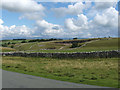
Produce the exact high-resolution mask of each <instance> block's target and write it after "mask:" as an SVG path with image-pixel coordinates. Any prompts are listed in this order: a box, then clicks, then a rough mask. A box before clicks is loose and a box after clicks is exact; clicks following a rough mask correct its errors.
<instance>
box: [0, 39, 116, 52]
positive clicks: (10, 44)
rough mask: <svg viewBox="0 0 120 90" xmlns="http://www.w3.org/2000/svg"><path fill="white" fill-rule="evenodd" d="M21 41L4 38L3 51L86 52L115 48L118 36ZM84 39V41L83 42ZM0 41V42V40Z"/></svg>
mask: <svg viewBox="0 0 120 90" xmlns="http://www.w3.org/2000/svg"><path fill="white" fill-rule="evenodd" d="M28 41H29V40H25V43H22V40H18V41H17V40H6V41H3V42H2V44H3V45H6V47H3V48H2V50H3V52H8V51H9V52H10V51H26V52H50V53H53V52H86V51H87V52H88V51H104V50H117V49H118V38H99V39H97V38H96V39H95V38H94V39H77V40H54V41H43V42H37V41H36V42H28ZM84 41H85V42H84ZM71 42H79V43H78V45H79V47H76V48H71V45H72V43H71ZM0 43H1V42H0Z"/></svg>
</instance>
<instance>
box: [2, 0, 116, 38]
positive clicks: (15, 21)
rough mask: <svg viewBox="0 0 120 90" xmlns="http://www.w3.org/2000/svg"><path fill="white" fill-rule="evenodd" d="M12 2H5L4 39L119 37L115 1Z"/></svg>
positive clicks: (3, 14) (3, 13)
mask: <svg viewBox="0 0 120 90" xmlns="http://www.w3.org/2000/svg"><path fill="white" fill-rule="evenodd" d="M12 1H13V2H8V0H5V1H4V2H3V3H2V5H3V6H2V9H1V10H2V18H1V19H0V29H1V33H2V36H3V39H13V38H46V37H48V38H74V37H78V38H94V37H108V36H112V37H117V36H118V33H117V27H118V22H117V19H118V7H117V5H118V4H117V3H116V2H99V3H98V2H89V3H88V2H75V3H71V2H69V3H68V2H67V3H63V2H59V3H55V2H40V3H38V2H35V1H34V2H33V1H32V0H20V1H19V2H18V1H16V0H12ZM25 1H26V2H27V1H29V3H27V4H26V2H25ZM17 3H20V4H19V5H16V4H17ZM112 23H114V24H112ZM103 32H104V34H103ZM113 32H114V33H113Z"/></svg>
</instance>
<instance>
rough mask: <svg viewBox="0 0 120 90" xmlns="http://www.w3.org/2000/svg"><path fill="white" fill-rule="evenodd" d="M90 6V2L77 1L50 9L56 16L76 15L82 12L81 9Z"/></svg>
mask: <svg viewBox="0 0 120 90" xmlns="http://www.w3.org/2000/svg"><path fill="white" fill-rule="evenodd" d="M90 6H91V3H90V2H88V3H85V4H83V3H82V2H77V3H75V4H74V5H68V7H67V8H66V7H60V8H52V11H54V12H55V15H56V16H57V17H60V16H65V15H67V14H71V15H78V14H82V13H83V9H87V8H89V7H90Z"/></svg>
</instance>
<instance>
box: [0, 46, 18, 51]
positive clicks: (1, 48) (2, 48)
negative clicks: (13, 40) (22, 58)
mask: <svg viewBox="0 0 120 90" xmlns="http://www.w3.org/2000/svg"><path fill="white" fill-rule="evenodd" d="M1 50H2V52H13V51H16V50H15V49H13V48H8V47H0V51H1Z"/></svg>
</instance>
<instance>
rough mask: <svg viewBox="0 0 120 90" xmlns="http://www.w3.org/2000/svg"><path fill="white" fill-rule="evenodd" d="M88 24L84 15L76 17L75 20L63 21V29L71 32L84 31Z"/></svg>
mask: <svg viewBox="0 0 120 90" xmlns="http://www.w3.org/2000/svg"><path fill="white" fill-rule="evenodd" d="M87 24H88V19H87V17H86V16H85V15H83V14H80V15H78V18H77V19H74V18H69V19H66V21H65V27H66V28H68V29H70V30H71V31H76V30H81V29H83V28H84V29H85V28H86V26H87Z"/></svg>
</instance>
